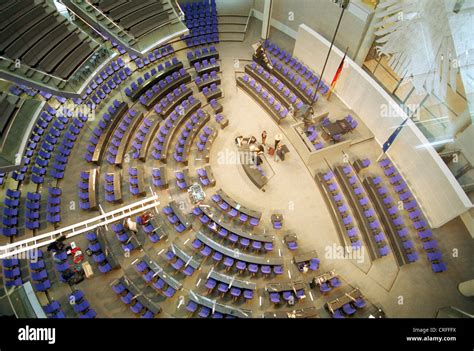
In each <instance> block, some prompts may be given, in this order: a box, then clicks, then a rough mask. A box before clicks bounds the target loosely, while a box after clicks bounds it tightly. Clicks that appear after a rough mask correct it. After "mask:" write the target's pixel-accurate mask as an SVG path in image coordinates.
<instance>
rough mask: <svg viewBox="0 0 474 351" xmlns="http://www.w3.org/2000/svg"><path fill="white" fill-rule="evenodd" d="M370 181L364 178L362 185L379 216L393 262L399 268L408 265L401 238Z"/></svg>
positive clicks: (370, 179) (370, 178)
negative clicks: (394, 261) (393, 257)
mask: <svg viewBox="0 0 474 351" xmlns="http://www.w3.org/2000/svg"><path fill="white" fill-rule="evenodd" d="M372 179H373V178H372V177H369V178H365V179H364V180H363V181H362V184H363V185H364V188H365V190H366V192H367V194H368V195H369V198H370V200H371V201H372V203H373V204H374V206H375V208H376V210H377V213H378V214H379V217H380V220H381V222H382V225H383V227H384V228H385V234H386V237H387V238H388V240H389V242H390V246H391V247H392V252H393V255H394V256H395V260H396V262H397V264H398V265H399V266H403V265H404V264H407V263H410V261H409V260H408V256H407V253H406V251H405V250H404V248H403V241H402V238H400V236H399V235H398V231H397V228H396V227H395V225H394V224H393V222H392V219H391V217H390V215H389V214H388V211H387V208H386V207H385V204H384V202H383V198H382V196H381V195H380V194H379V192H378V191H377V189H376V188H375V185H373V183H372Z"/></svg>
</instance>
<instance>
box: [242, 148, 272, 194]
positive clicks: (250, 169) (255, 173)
mask: <svg viewBox="0 0 474 351" xmlns="http://www.w3.org/2000/svg"><path fill="white" fill-rule="evenodd" d="M249 156H250V154H249V151H248V149H247V150H241V151H239V161H240V164H241V165H242V168H243V169H244V172H245V174H247V176H248V177H249V179H250V180H251V181H252V183H253V184H254V185H255V186H256V187H257V188H258V189H262V188H263V187H264V186H265V185H266V184H267V183H268V181H269V178H267V177H266V176H264V175H263V174H261V173H260V171H259V170H258V169H257V166H256V165H255V164H254V163H251V162H252V161H251V160H249V159H248V158H249Z"/></svg>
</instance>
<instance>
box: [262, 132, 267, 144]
mask: <svg viewBox="0 0 474 351" xmlns="http://www.w3.org/2000/svg"><path fill="white" fill-rule="evenodd" d="M266 141H267V131H266V130H264V131H263V132H262V145H265V142H266Z"/></svg>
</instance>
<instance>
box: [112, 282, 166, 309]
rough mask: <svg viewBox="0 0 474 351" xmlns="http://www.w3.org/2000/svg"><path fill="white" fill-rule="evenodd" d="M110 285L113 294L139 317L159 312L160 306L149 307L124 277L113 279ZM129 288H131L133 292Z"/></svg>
mask: <svg viewBox="0 0 474 351" xmlns="http://www.w3.org/2000/svg"><path fill="white" fill-rule="evenodd" d="M111 286H112V290H113V291H114V292H115V294H116V295H117V296H119V297H120V301H122V302H123V303H124V304H125V305H127V306H130V311H132V312H133V313H135V314H137V315H139V316H140V318H154V317H156V316H157V315H158V314H159V313H160V312H161V309H160V308H158V309H157V308H153V307H151V306H150V304H147V303H146V302H145V301H144V300H143V297H142V296H139V295H138V294H136V293H137V291H135V289H133V288H132V287H131V284H129V283H128V281H127V279H125V277H122V278H120V279H118V280H115V281H113V282H112V284H111ZM130 290H133V293H132V291H130ZM145 305H147V307H145Z"/></svg>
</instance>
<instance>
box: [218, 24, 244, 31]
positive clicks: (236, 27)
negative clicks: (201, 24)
mask: <svg viewBox="0 0 474 351" xmlns="http://www.w3.org/2000/svg"><path fill="white" fill-rule="evenodd" d="M217 30H218V31H219V33H244V32H245V25H242V24H219V25H218V26H217Z"/></svg>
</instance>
